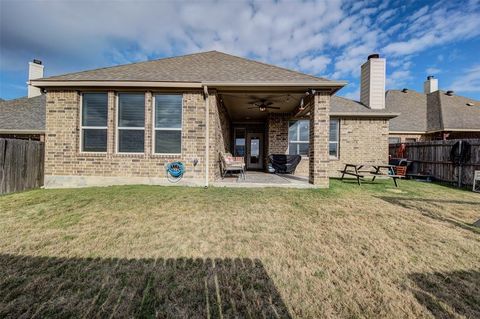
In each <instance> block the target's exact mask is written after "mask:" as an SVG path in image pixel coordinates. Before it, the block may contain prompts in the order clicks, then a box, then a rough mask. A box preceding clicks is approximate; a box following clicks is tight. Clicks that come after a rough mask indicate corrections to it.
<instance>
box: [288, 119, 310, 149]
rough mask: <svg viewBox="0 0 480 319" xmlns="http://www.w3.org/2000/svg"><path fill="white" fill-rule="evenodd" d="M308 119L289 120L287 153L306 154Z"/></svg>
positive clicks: (308, 130) (308, 138)
mask: <svg viewBox="0 0 480 319" xmlns="http://www.w3.org/2000/svg"><path fill="white" fill-rule="evenodd" d="M309 141H310V121H309V120H300V121H290V122H289V127H288V154H290V155H304V156H308V144H309Z"/></svg>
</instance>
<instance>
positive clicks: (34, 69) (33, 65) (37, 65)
mask: <svg viewBox="0 0 480 319" xmlns="http://www.w3.org/2000/svg"><path fill="white" fill-rule="evenodd" d="M43 68H44V66H43V65H42V61H40V60H33V61H32V62H28V82H27V83H28V97H35V96H39V95H41V94H42V91H41V90H40V89H39V88H37V87H35V86H33V85H31V84H30V80H35V79H40V78H43Z"/></svg>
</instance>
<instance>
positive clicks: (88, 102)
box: [80, 93, 108, 152]
mask: <svg viewBox="0 0 480 319" xmlns="http://www.w3.org/2000/svg"><path fill="white" fill-rule="evenodd" d="M107 114H108V95H107V93H84V94H83V95H82V111H81V126H80V141H81V142H80V149H81V151H82V152H106V151H107Z"/></svg>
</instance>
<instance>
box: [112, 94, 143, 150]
mask: <svg viewBox="0 0 480 319" xmlns="http://www.w3.org/2000/svg"><path fill="white" fill-rule="evenodd" d="M117 103H118V106H117V152H119V153H143V152H144V144H145V94H143V93H142V94H140V93H120V94H118V99H117Z"/></svg>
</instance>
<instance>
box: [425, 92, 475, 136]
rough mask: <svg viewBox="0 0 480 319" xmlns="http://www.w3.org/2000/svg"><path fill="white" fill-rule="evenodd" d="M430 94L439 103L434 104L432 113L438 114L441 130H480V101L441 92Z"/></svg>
mask: <svg viewBox="0 0 480 319" xmlns="http://www.w3.org/2000/svg"><path fill="white" fill-rule="evenodd" d="M431 94H432V95H435V96H436V99H435V100H438V101H440V103H438V104H437V103H435V105H434V107H435V109H434V111H435V112H439V113H440V118H441V123H440V125H441V129H445V130H449V129H464V130H468V129H477V130H478V129H480V101H477V100H472V99H469V98H466V97H464V96H459V95H455V94H454V95H452V96H449V95H447V94H446V93H445V92H443V91H437V92H433V93H431ZM468 104H473V105H468ZM428 107H430V105H429V106H428Z"/></svg>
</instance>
